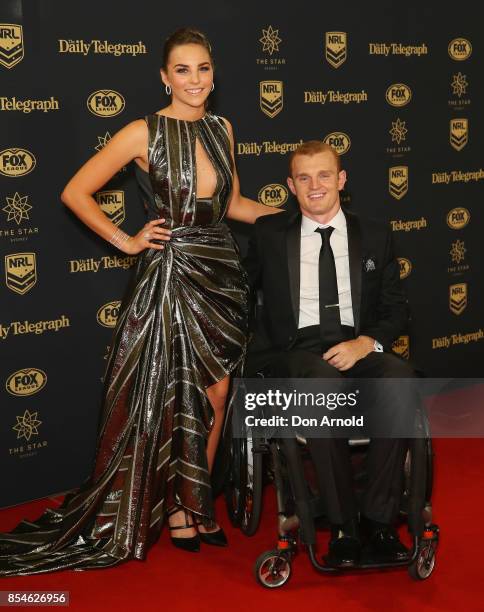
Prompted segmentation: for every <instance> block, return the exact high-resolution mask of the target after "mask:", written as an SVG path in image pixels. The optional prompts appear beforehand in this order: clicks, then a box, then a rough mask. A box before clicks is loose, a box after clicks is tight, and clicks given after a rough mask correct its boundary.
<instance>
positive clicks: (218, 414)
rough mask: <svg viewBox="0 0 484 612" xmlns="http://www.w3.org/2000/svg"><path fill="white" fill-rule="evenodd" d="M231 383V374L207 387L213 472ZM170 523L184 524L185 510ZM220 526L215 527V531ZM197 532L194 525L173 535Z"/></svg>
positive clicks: (201, 529)
mask: <svg viewBox="0 0 484 612" xmlns="http://www.w3.org/2000/svg"><path fill="white" fill-rule="evenodd" d="M229 384H230V376H226V377H225V378H223V379H222V380H220V381H219V382H218V383H215V384H214V385H211V386H210V387H208V388H207V397H208V399H209V401H210V404H211V405H212V408H213V412H214V423H213V427H212V429H211V431H210V433H209V435H208V441H207V463H208V471H209V472H210V473H211V472H212V468H213V462H214V460H215V453H216V452H217V446H218V441H219V440H220V433H221V431H222V425H223V422H224V414H225V402H226V400H227V394H228V390H229ZM187 514H188V522H189V523H192V522H193V517H192V514H191V513H190V512H187ZM168 521H169V524H170V526H171V527H175V526H179V525H184V524H185V517H184V513H183V510H180V511H179V512H177V513H175V514H173V515H171V516H170V517H169V518H168ZM198 528H199V529H200V531H201V532H202V533H207V532H209V531H214V529H211V530H208V529H205V527H204V526H203V525H198ZM217 529H218V527H216V528H215V531H216V530H217ZM195 534H196V531H195V528H194V527H189V528H187V529H177V530H176V531H174V532H173V536H175V537H177V538H191V537H192V536H194V535H195Z"/></svg>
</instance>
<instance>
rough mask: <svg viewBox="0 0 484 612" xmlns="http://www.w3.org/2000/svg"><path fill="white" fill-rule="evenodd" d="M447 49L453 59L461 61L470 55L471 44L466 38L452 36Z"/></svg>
mask: <svg viewBox="0 0 484 612" xmlns="http://www.w3.org/2000/svg"><path fill="white" fill-rule="evenodd" d="M448 51H449V55H450V57H451V58H452V59H453V60H456V61H457V62H462V61H464V60H466V59H469V57H470V56H471V54H472V45H471V43H470V41H468V40H467V38H454V40H451V41H450V43H449V47H448Z"/></svg>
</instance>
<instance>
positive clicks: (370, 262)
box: [365, 259, 376, 272]
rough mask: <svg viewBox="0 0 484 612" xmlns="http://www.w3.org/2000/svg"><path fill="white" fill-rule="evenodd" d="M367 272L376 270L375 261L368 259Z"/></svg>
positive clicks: (366, 263)
mask: <svg viewBox="0 0 484 612" xmlns="http://www.w3.org/2000/svg"><path fill="white" fill-rule="evenodd" d="M365 270H366V272H372V271H373V270H376V266H375V262H374V261H373V259H367V260H366V261H365Z"/></svg>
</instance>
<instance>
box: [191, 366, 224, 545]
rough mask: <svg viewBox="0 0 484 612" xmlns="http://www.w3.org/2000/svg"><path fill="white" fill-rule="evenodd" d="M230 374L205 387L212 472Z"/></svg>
mask: <svg viewBox="0 0 484 612" xmlns="http://www.w3.org/2000/svg"><path fill="white" fill-rule="evenodd" d="M229 384H230V376H228V375H227V376H226V377H225V378H223V379H222V380H220V381H219V382H218V383H215V384H214V385H211V386H210V387H208V388H207V397H208V399H209V401H210V403H211V404H212V408H213V412H214V417H215V418H214V422H213V427H212V429H211V431H210V433H209V435H208V441H207V463H208V471H209V472H210V473H212V468H213V463H214V460H215V453H216V452H217V446H218V442H219V440H220V433H221V431H222V425H223V422H224V414H225V403H226V400H227V394H228V391H229ZM198 528H199V530H200V531H201V532H202V533H208V532H210V531H214V530H215V531H216V530H217V529H218V527H215V529H206V528H205V527H204V526H203V525H198Z"/></svg>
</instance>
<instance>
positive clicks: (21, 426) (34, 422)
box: [12, 410, 42, 442]
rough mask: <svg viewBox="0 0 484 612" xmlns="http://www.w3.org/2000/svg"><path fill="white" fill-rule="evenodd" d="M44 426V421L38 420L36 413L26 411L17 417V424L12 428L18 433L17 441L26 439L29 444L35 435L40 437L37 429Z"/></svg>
mask: <svg viewBox="0 0 484 612" xmlns="http://www.w3.org/2000/svg"><path fill="white" fill-rule="evenodd" d="M41 424H42V421H39V420H38V419H37V413H36V412H29V411H28V410H26V411H25V412H24V413H23V415H22V416H18V417H17V424H16V425H14V427H12V429H13V430H15V431H16V432H17V440H18V439H19V438H25V439H26V440H27V442H28V441H29V440H30V438H31V437H32V436H33V435H38V433H39V432H38V430H37V427H38V426H39V425H41Z"/></svg>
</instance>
